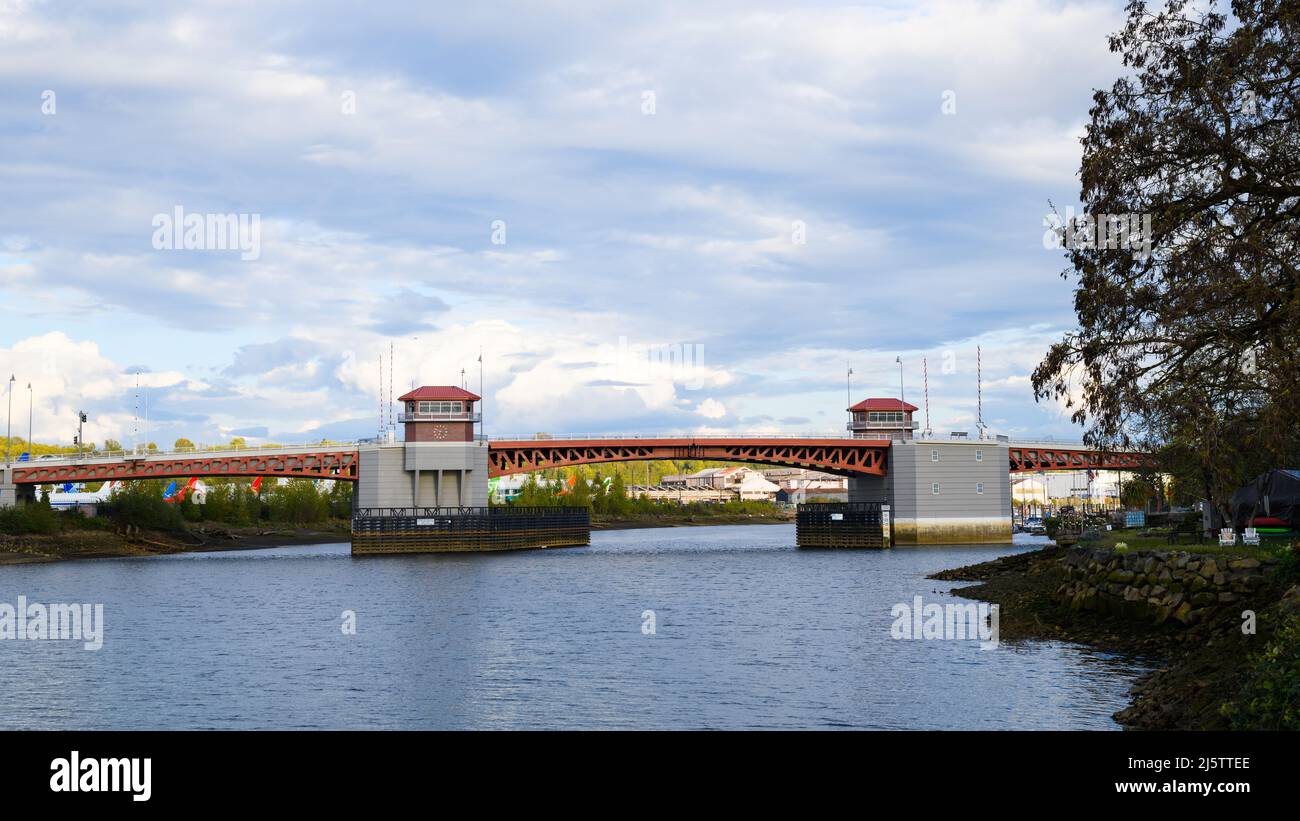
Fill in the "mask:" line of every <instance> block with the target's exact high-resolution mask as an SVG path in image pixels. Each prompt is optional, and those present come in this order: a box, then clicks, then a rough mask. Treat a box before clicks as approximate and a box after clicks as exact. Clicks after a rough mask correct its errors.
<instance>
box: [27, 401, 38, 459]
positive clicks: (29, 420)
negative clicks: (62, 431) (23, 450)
mask: <svg viewBox="0 0 1300 821" xmlns="http://www.w3.org/2000/svg"><path fill="white" fill-rule="evenodd" d="M35 397H36V395H35V394H34V393H32V383H31V382H28V383H27V454H28V455H27V458H28V459H35V458H36V448H35V446H33V445H32V408H33V407H35V405H36V398H35Z"/></svg>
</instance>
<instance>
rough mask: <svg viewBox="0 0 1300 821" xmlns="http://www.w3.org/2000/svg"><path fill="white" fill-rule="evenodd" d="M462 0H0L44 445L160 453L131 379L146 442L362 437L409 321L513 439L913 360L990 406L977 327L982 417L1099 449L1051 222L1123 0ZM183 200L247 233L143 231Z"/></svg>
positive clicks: (806, 424) (761, 419)
mask: <svg viewBox="0 0 1300 821" xmlns="http://www.w3.org/2000/svg"><path fill="white" fill-rule="evenodd" d="M461 5H463V4H423V3H412V4H409V5H404V4H383V3H373V4H366V5H365V6H364V10H363V11H358V7H357V5H356V4H355V3H344V2H338V3H329V2H313V3H292V2H290V3H283V4H275V5H273V6H272V5H270V4H264V3H240V2H226V3H194V4H187V5H186V7H185V8H173V7H171V6H165V7H164V6H159V5H158V4H154V3H144V2H138V3H135V2H132V3H112V2H94V3H89V2H88V3H59V4H53V3H40V2H23V0H18V1H17V2H14V0H0V146H3V151H0V192H3V196H0V300H2V302H0V304H2V305H3V316H4V321H3V324H0V369H3V370H4V371H5V375H6V376H7V375H8V374H9V373H13V374H15V375H16V376H17V378H18V383H17V384H18V391H17V392H16V394H15V406H16V407H15V417H16V419H17V421H16V423H15V424H16V427H17V428H18V430H16V432H18V433H21V434H23V435H25V433H26V409H27V399H28V396H27V391H26V385H27V383H28V382H31V383H32V385H33V391H32V395H33V398H34V402H35V406H36V410H35V418H36V423H35V427H36V434H37V437H38V438H41V439H45V440H50V441H66V440H69V439H70V437H71V434H72V431H73V428H75V422H74V419H75V412H76V410H77V409H78V408H79V407H84V408H85V409H86V410H87V411H88V413H89V414H90V416H91V420H92V421H91V424H90V425H89V426H88V428H87V436H88V438H91V439H95V440H101V441H102V439H103V438H105V437H110V436H111V437H114V438H118V439H119V440H121V441H124V442H130V441H131V440H132V439H133V438H134V437H136V436H141V437H142V436H143V434H142V433H140V432H138V430H139V428H140V427H141V425H140V423H137V421H136V417H137V416H139V415H140V413H139V412H138V411H137V404H138V402H137V398H136V396H137V393H136V390H135V384H136V381H137V378H138V379H140V380H142V381H143V382H144V383H145V384H147V385H148V392H149V396H150V399H149V402H150V417H151V426H152V432H151V436H150V438H151V439H153V440H155V441H158V442H160V443H170V442H171V441H172V440H173V439H174V438H176V437H177V436H181V435H185V436H189V437H190V438H194V439H196V440H200V441H220V440H222V439H224V438H227V437H229V436H231V435H233V434H234V433H235V432H239V431H253V432H256V433H264V434H265V435H266V436H268V437H270V438H273V439H278V440H291V439H303V438H308V437H314V436H320V435H329V436H331V437H350V436H367V435H372V434H373V433H374V431H375V429H376V427H377V420H376V416H377V406H378V402H379V400H378V390H379V384H378V382H379V373H378V358H379V356H380V354H381V352H382V353H384V354H385V355H386V353H387V351H388V350H389V346H390V344H391V345H393V346H394V347H395V350H396V352H397V356H396V361H395V363H394V370H395V371H396V382H397V385H398V386H399V388H400V387H404V386H409V384H410V383H411V382H418V383H421V384H448V383H457V382H459V380H460V372H461V369H462V368H465V369H467V371H469V374H470V376H469V380H468V381H469V384H470V387H471V388H474V389H476V388H477V384H478V373H477V364H476V362H475V360H476V358H477V356H478V351H479V349H480V347H481V348H482V350H483V351H484V361H485V375H486V394H487V398H488V403H487V407H486V414H487V430H488V432H489V433H490V434H505V433H531V432H534V431H541V430H546V431H553V432H602V431H627V432H631V431H709V432H715V431H716V432H723V431H737V432H771V431H778V430H779V431H787V432H803V431H810V432H811V431H842V430H843V423H844V421H845V415H844V413H843V409H844V407H845V401H844V400H845V363H846V362H850V363H851V364H852V367H853V370H854V372H855V374H854V395H855V399H856V398H861V397H864V396H868V395H881V396H894V395H897V392H898V376H899V375H898V370H897V366H896V365H895V357H896V356H901V357H902V358H903V360H904V374H903V375H904V381H905V390H906V392H907V396H908V399H909V400H912V401H914V402H915V401H916V400H918V399H919V398H920V395H921V390H920V388H921V382H922V360H923V359H925V360H927V361H928V364H929V376H930V379H929V381H930V413H931V419H932V426H933V427H934V428H935V429H936V430H942V431H946V430H950V429H973V424H974V419H975V410H976V408H975V404H976V391H975V386H976V373H975V371H976V362H975V350H976V346H977V345H978V346H981V347H982V350H983V357H982V361H983V385H984V417H985V420H986V422H988V423H989V424H990V425H991V426H992V428H993V429H995V430H996V431H998V432H1005V433H1008V434H1011V435H1013V436H1031V435H1054V436H1057V437H1075V436H1077V434H1078V431H1077V429H1075V428H1074V427H1073V426H1072V425H1070V424H1069V422H1068V420H1067V419H1066V418H1065V416H1064V415H1063V414H1062V412H1061V409H1060V407H1058V406H1057V405H1055V404H1050V403H1049V404H1035V402H1034V401H1033V396H1032V391H1031V389H1030V387H1029V381H1028V380H1029V374H1030V372H1031V371H1032V369H1033V367H1034V365H1035V364H1036V363H1037V362H1038V360H1039V359H1040V358H1041V356H1042V354H1043V352H1044V351H1045V349H1046V346H1047V345H1048V344H1050V342H1051V341H1053V340H1055V339H1056V338H1058V337H1059V336H1060V334H1061V333H1062V332H1063V331H1065V330H1066V329H1067V328H1069V327H1070V326H1071V325H1072V323H1073V313H1072V299H1071V290H1070V286H1069V284H1068V283H1066V282H1064V281H1062V280H1061V278H1060V277H1059V276H1058V274H1059V272H1060V270H1061V268H1062V266H1063V264H1064V258H1063V255H1062V253H1061V252H1060V251H1054V250H1047V249H1045V248H1044V247H1043V241H1042V238H1043V233H1044V230H1045V228H1044V223H1043V218H1044V215H1045V214H1046V213H1047V211H1048V203H1049V201H1050V202H1052V203H1055V204H1056V205H1057V206H1058V207H1061V208H1064V207H1065V206H1069V205H1071V204H1074V202H1075V200H1076V198H1077V195H1078V182H1077V177H1076V172H1077V169H1078V165H1079V153H1080V149H1079V144H1078V137H1079V135H1080V134H1081V133H1082V128H1083V125H1084V123H1085V122H1086V118H1087V110H1088V107H1089V105H1090V98H1091V95H1092V91H1093V89H1095V88H1098V87H1107V86H1109V84H1110V83H1111V82H1112V81H1113V79H1114V77H1115V76H1116V75H1117V74H1118V72H1119V71H1120V70H1121V67H1120V65H1119V62H1118V59H1117V58H1116V57H1115V56H1114V55H1111V54H1110V53H1109V52H1108V51H1107V48H1106V35H1107V33H1108V32H1110V31H1113V30H1114V29H1116V28H1117V27H1118V26H1119V24H1120V21H1121V17H1122V3H1121V2H1119V0H1108V1H1107V2H1075V3H1064V2H1051V1H1050V0H1005V1H1004V2H998V1H996V0H988V2H976V1H975V0H957V1H955V2H915V3H897V2H893V3H875V4H860V5H846V4H836V3H810V4H804V5H798V6H793V5H790V4H784V3H780V4H778V3H765V2H736V3H730V2H718V3H674V2H665V3H656V4H639V3H628V4H609V3H572V2H568V3H556V4H550V3H544V2H531V3H520V4H483V5H481V6H479V5H476V6H475V7H474V8H472V9H465V8H461ZM945 102H947V103H948V105H947V107H946V108H945ZM177 207H180V208H181V209H183V211H184V212H185V213H192V214H200V215H202V214H242V215H245V216H250V215H256V217H257V219H258V220H259V225H260V241H259V243H258V246H259V251H260V253H259V254H258V255H257V258H256V259H243V258H241V254H240V253H239V252H238V251H231V250H222V249H214V248H195V249H186V250H168V249H165V248H164V249H159V248H156V247H154V245H155V243H154V242H153V239H154V233H155V231H154V223H153V220H154V219H155V216H156V215H159V214H172V213H173V212H174V209H175V208H177ZM502 226H503V227H504V231H503V232H502V231H501V230H499V229H500V228H501V227H502ZM494 232H495V236H494ZM502 233H503V234H504V236H502ZM494 239H496V240H498V242H494ZM500 240H504V242H500ZM678 346H680V348H679V347H678ZM647 350H649V351H656V352H669V353H671V352H673V351H677V350H683V351H689V352H691V353H692V356H690V357H688V358H687V360H686V362H684V363H683V362H680V361H679V362H677V363H676V364H671V365H665V366H647V365H646V363H645V361H644V358H638V357H637V355H636V354H637V352H638V351H647ZM385 367H387V366H385ZM136 371H144V373H143V375H142V376H139V377H137V376H136ZM399 392H400V391H399ZM916 403H917V404H920V402H916ZM19 408H21V411H22V413H19V412H18V409H19Z"/></svg>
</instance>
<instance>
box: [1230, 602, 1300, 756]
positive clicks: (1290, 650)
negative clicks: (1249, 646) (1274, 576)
mask: <svg viewBox="0 0 1300 821" xmlns="http://www.w3.org/2000/svg"><path fill="white" fill-rule="evenodd" d="M1249 664H1250V666H1249V668H1248V669H1247V672H1246V682H1245V685H1244V686H1243V687H1242V688H1241V691H1240V692H1239V693H1238V695H1237V698H1236V699H1235V700H1234V701H1233V702H1231V703H1229V704H1225V705H1224V706H1223V709H1222V712H1223V713H1224V715H1226V716H1227V718H1228V720H1229V723H1230V724H1231V726H1232V727H1233V729H1237V730H1296V729H1300V615H1295V614H1290V615H1284V616H1283V617H1282V620H1281V622H1280V623H1279V625H1278V628H1277V630H1276V631H1275V632H1274V634H1273V636H1272V638H1270V639H1269V641H1268V644H1266V645H1265V646H1264V649H1263V650H1261V651H1260V652H1259V653H1256V654H1255V655H1253V656H1251V657H1250V662H1249Z"/></svg>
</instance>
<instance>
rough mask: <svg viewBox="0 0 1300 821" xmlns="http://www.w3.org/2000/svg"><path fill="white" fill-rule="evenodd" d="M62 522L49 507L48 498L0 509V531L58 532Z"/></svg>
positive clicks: (13, 533) (16, 533) (15, 533)
mask: <svg viewBox="0 0 1300 821" xmlns="http://www.w3.org/2000/svg"><path fill="white" fill-rule="evenodd" d="M62 522H63V519H62V518H61V517H60V516H59V513H58V512H57V511H55V510H54V509H53V508H51V507H50V503H49V500H48V499H41V500H40V501H38V502H36V503H34V504H26V505H19V506H18V507H10V508H3V509H0V533H8V534H10V535H23V534H28V533H58V532H59V531H60V530H62V529H63V527H62Z"/></svg>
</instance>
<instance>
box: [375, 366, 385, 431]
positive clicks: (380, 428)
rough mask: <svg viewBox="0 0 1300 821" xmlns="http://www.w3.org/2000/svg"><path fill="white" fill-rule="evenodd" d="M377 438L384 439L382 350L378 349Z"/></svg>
mask: <svg viewBox="0 0 1300 821" xmlns="http://www.w3.org/2000/svg"><path fill="white" fill-rule="evenodd" d="M377 398H378V399H379V438H380V439H383V438H384V350H383V348H380V349H379V396H378V397H377Z"/></svg>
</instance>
